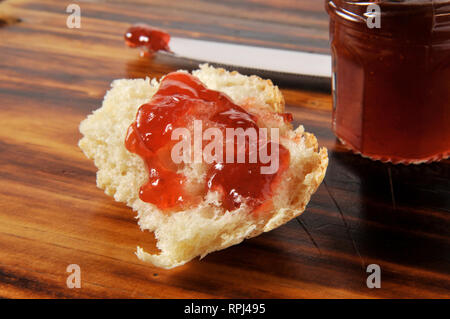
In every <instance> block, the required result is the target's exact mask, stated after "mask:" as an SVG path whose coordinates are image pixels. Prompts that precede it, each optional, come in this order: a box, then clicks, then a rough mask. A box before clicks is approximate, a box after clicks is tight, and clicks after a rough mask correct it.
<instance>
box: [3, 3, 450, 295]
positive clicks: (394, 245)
mask: <svg viewBox="0 0 450 319" xmlns="http://www.w3.org/2000/svg"><path fill="white" fill-rule="evenodd" d="M72 2H73V3H78V4H79V5H80V7H81V14H82V18H81V23H82V24H81V28H80V29H69V28H67V27H66V19H67V16H68V14H67V13H66V6H67V5H68V4H69V3H72ZM135 22H147V23H150V24H153V25H155V26H159V27H162V28H165V29H167V30H168V31H170V32H171V33H172V34H174V35H180V36H187V37H200V38H207V39H216V40H221V41H231V42H244V43H250V44H255V45H266V46H271V47H281V48H289V49H299V50H307V51H313V52H321V53H327V52H328V30H327V27H328V19H327V16H326V13H325V11H324V9H323V2H322V1H319V0H304V1H300V0H298V1H295V0H277V1H275V0H247V1H241V0H225V1H207V0H203V1H202V0H183V1H165V0H152V1H144V0H133V1H127V2H124V1H119V0H113V1H106V0H105V1H92V0H91V1H70V2H69V1H56V0H55V1H50V0H42V1H31V0H30V1H24V0H16V1H15V0H8V1H3V2H2V1H0V297H7V298H23V297H24V298H70V297H76V298H117V297H122V298H191V297H192V298H211V297H212V298H249V297H253V298H316V297H318V298H359V297H362V298H389V297H394V298H411V297H413V298H416V297H420V298H434V297H444V298H449V297H450V161H448V160H447V161H443V162H440V163H434V164H430V165H418V166H401V165H400V166H393V165H385V164H381V163H378V162H372V161H370V160H367V159H363V158H361V157H359V156H355V155H352V154H351V153H349V152H347V151H346V150H344V149H343V148H342V146H340V145H339V143H338V142H337V141H336V139H335V137H334V135H333V133H332V131H331V130H330V118H331V113H330V110H331V97H330V95H329V93H326V92H325V93H324V92H318V91H311V90H309V88H308V86H307V85H304V84H302V83H298V85H291V86H283V87H281V88H282V91H283V93H284V96H285V98H286V102H287V109H288V111H290V112H292V113H293V114H294V118H295V121H296V124H299V123H302V124H303V125H304V126H305V128H306V129H307V130H308V131H311V132H313V133H314V134H316V136H317V137H318V140H319V143H320V144H321V145H323V146H326V147H327V148H328V150H329V155H330V164H329V168H328V172H327V175H326V178H325V181H324V183H323V184H322V185H321V186H320V188H319V189H318V191H317V193H316V194H315V195H314V196H313V198H312V200H311V202H310V204H309V206H308V208H307V210H306V212H305V213H304V214H303V215H301V217H300V218H298V219H294V220H292V221H291V222H289V223H287V224H286V225H284V226H282V227H280V228H278V229H276V230H274V231H272V232H269V233H266V234H263V235H261V236H259V237H257V238H254V239H251V240H247V241H245V242H244V243H242V244H240V245H238V246H234V247H231V248H228V249H226V250H224V251H220V252H216V253H213V254H210V255H208V256H207V257H205V258H204V259H203V260H201V261H199V260H194V261H192V262H190V263H188V264H187V265H185V266H182V267H179V268H176V269H173V270H162V269H158V268H155V267H152V266H151V265H148V264H145V263H142V262H140V261H139V260H138V259H137V258H136V256H135V255H134V251H135V249H136V246H137V245H140V246H143V247H144V248H145V247H152V245H153V244H154V239H153V237H152V235H151V234H149V233H146V232H141V231H140V230H139V228H138V226H137V224H136V221H135V218H134V213H133V212H132V211H131V210H130V209H129V208H127V207H125V206H124V205H122V204H119V203H116V202H114V201H113V200H112V199H111V198H109V197H107V196H106V195H105V194H104V193H103V192H102V191H101V190H99V189H97V188H96V186H95V172H96V169H95V167H94V165H93V163H92V162H91V161H89V160H87V159H86V158H85V157H84V155H83V154H82V152H81V151H80V149H79V148H78V147H77V142H78V140H79V138H80V134H79V132H78V125H79V123H80V121H81V120H82V119H83V118H85V117H86V116H87V114H89V113H90V112H91V111H92V110H94V109H96V108H98V107H99V106H100V105H101V101H102V98H103V95H104V93H105V91H106V90H107V89H108V87H109V85H110V82H111V81H112V80H113V79H116V78H124V77H131V78H135V77H144V76H150V77H160V76H161V75H163V74H165V73H167V72H169V71H173V70H175V69H177V68H179V67H183V66H182V65H179V63H177V62H176V61H170V60H168V59H167V58H163V57H156V58H155V59H153V60H150V59H142V58H139V57H138V52H136V51H133V50H131V49H128V48H126V47H125V46H124V44H123V41H122V34H123V31H124V30H125V29H126V27H127V26H128V25H130V24H131V23H135ZM372 263H375V264H378V265H380V267H381V271H382V273H381V288H380V289H369V288H367V286H366V278H367V276H368V274H367V273H366V267H367V265H369V264H372ZM69 264H78V265H80V267H81V279H82V287H81V288H80V289H76V288H75V289H69V288H67V286H66V279H67V276H68V273H67V272H66V267H67V266H68V265H69Z"/></svg>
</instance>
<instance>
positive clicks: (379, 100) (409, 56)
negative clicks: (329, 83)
mask: <svg viewBox="0 0 450 319" xmlns="http://www.w3.org/2000/svg"><path fill="white" fill-rule="evenodd" d="M325 3H326V9H327V11H328V13H329V15H330V41H331V51H332V59H333V130H334V132H335V134H336V136H337V137H338V138H339V140H340V141H341V142H342V143H343V144H345V145H346V146H347V147H348V148H350V149H351V150H353V151H354V152H355V153H359V154H361V155H363V156H366V157H369V158H372V159H376V160H381V161H384V162H393V163H405V164H409V163H423V162H431V161H437V160H440V159H443V158H447V157H449V156H450V0H434V1H433V0H404V1H383V0H377V1H375V0H372V1H370V0H365V1H345V0H326V2H325ZM374 4H376V5H377V6H378V9H379V11H376V10H373V7H374V6H373V5H374ZM370 5H372V6H371V7H370V8H369V6H370ZM377 19H378V20H377ZM368 20H370V21H369V22H368ZM377 21H378V25H377Z"/></svg>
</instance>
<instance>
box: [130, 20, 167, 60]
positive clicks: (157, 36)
mask: <svg viewBox="0 0 450 319" xmlns="http://www.w3.org/2000/svg"><path fill="white" fill-rule="evenodd" d="M124 38H125V43H126V44H127V45H128V46H129V47H131V48H137V47H145V48H147V49H148V51H149V52H150V53H153V52H157V51H167V52H170V48H169V41H170V34H168V33H167V32H165V31H163V30H160V29H157V28H154V27H151V26H149V25H146V24H142V23H141V24H135V25H133V26H131V27H130V28H128V30H127V31H126V32H125V34H124Z"/></svg>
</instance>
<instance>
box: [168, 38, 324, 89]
mask: <svg viewBox="0 0 450 319" xmlns="http://www.w3.org/2000/svg"><path fill="white" fill-rule="evenodd" d="M169 45H170V49H171V51H172V52H168V53H167V54H170V55H173V56H175V57H177V58H184V59H188V60H194V61H198V62H208V63H212V64H218V65H222V66H228V67H232V68H233V69H238V70H242V69H243V70H248V71H250V72H253V73H256V74H263V75H272V76H273V75H275V76H277V75H278V77H280V76H281V77H283V76H284V77H285V78H286V77H290V78H297V79H299V78H300V79H307V80H312V81H313V82H315V83H319V84H320V83H322V84H323V83H325V84H326V85H325V86H327V87H329V85H330V78H331V56H330V55H326V54H317V53H308V52H301V51H291V50H283V49H274V48H265V47H257V46H250V45H244V44H235V43H225V42H216V41H207V40H198V39H188V38H179V37H172V38H171V39H170V43H169ZM162 53H166V52H162Z"/></svg>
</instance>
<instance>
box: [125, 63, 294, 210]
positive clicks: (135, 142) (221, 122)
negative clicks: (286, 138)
mask: <svg viewBox="0 0 450 319" xmlns="http://www.w3.org/2000/svg"><path fill="white" fill-rule="evenodd" d="M194 120H201V121H202V125H203V127H202V129H203V130H205V129H207V128H211V127H214V128H219V129H220V130H221V131H222V133H223V137H224V138H225V137H226V128H242V129H243V130H246V129H248V128H254V129H255V130H256V132H259V131H258V128H259V127H258V125H257V119H256V117H255V116H254V115H253V114H250V113H248V112H247V111H246V110H244V109H243V108H242V107H240V106H238V105H236V104H234V103H233V102H232V101H231V99H230V98H229V97H228V96H227V95H225V94H224V93H221V92H218V91H214V90H210V89H208V88H206V86H205V85H204V84H203V83H202V82H201V81H200V80H199V79H198V78H196V77H195V76H192V75H190V74H188V73H184V72H174V73H170V74H168V75H167V76H166V77H164V78H163V79H162V81H161V83H160V87H159V89H158V91H157V92H156V93H155V94H154V95H153V97H152V99H151V100H150V101H149V102H148V103H146V104H144V105H142V106H141V107H140V108H139V110H138V112H137V115H136V120H135V122H133V123H132V124H131V125H130V127H129V129H128V132H127V136H126V140H125V145H126V148H127V149H128V150H129V151H130V152H132V153H135V154H138V155H139V156H140V157H141V158H142V159H143V160H144V162H145V164H146V166H147V170H148V173H149V180H148V182H147V183H146V184H145V185H143V186H142V187H141V189H140V193H139V196H140V198H141V200H143V201H144V202H149V203H152V204H154V205H156V206H157V207H159V208H160V209H163V210H174V209H183V208H186V207H189V206H190V205H192V204H194V203H196V202H197V201H198V200H199V198H201V197H202V196H204V195H205V194H206V192H207V191H208V190H213V191H217V192H219V194H220V195H221V198H222V203H223V206H224V207H225V208H226V209H227V210H229V211H231V210H234V209H236V208H238V207H240V205H241V204H242V202H245V203H246V204H247V205H249V206H250V207H251V208H252V209H254V210H256V208H258V207H260V206H262V205H264V204H267V203H268V202H270V198H271V196H272V194H273V190H274V188H275V187H276V185H277V184H278V183H279V176H280V175H281V173H282V172H283V171H285V170H286V168H287V167H288V166H289V159H290V156H289V152H288V151H287V149H286V148H284V147H283V146H282V145H280V144H275V142H273V141H271V140H269V141H268V142H265V143H264V142H258V143H257V148H256V149H258V150H259V148H267V149H266V154H268V155H270V154H271V152H272V151H273V150H274V149H275V147H278V163H279V165H278V170H277V171H276V172H274V173H273V174H262V173H261V167H263V166H266V167H267V166H269V164H268V163H265V164H263V163H262V162H261V160H260V157H259V156H257V161H256V163H250V160H249V158H250V152H251V150H253V151H254V150H255V148H251V147H250V145H249V143H248V140H247V143H245V144H244V145H245V147H242V145H238V143H237V140H238V139H237V138H235V139H234V147H235V148H234V150H235V151H234V161H233V162H232V163H228V162H227V161H226V146H225V144H226V143H225V142H224V143H223V144H224V145H223V147H224V148H223V154H224V156H223V160H222V161H218V162H213V163H212V164H209V165H210V167H209V169H208V170H207V176H206V181H207V185H206V186H205V189H203V190H202V191H201V192H200V193H198V194H195V195H194V194H191V193H189V191H188V190H187V189H186V187H185V184H186V178H185V177H184V175H182V174H179V173H178V170H179V169H180V168H182V165H183V163H181V164H175V163H174V162H173V160H172V158H171V150H172V147H173V146H174V145H175V144H176V143H178V142H179V140H172V139H171V135H172V131H173V130H174V129H176V128H188V129H189V130H190V131H191V132H192V131H193V123H194ZM191 136H194V133H191ZM259 138H260V136H259V133H258V140H259ZM205 144H207V142H205V141H203V147H204V146H205ZM241 144H242V143H241ZM238 146H239V147H240V148H239V147H238ZM240 152H245V159H246V160H245V162H244V163H238V161H237V156H238V154H240ZM241 155H242V154H241Z"/></svg>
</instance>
